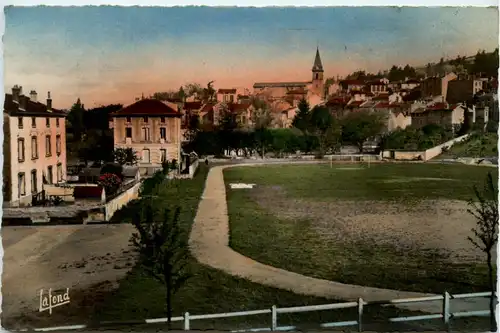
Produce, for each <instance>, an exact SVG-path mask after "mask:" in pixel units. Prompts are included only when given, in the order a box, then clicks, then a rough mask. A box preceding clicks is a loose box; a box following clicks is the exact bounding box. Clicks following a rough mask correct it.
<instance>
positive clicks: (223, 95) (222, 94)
mask: <svg viewBox="0 0 500 333" xmlns="http://www.w3.org/2000/svg"><path fill="white" fill-rule="evenodd" d="M216 97H217V102H224V103H236V101H237V100H238V94H237V89H236V88H232V89H219V90H217V94H216Z"/></svg>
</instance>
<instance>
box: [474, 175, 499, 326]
mask: <svg viewBox="0 0 500 333" xmlns="http://www.w3.org/2000/svg"><path fill="white" fill-rule="evenodd" d="M474 194H475V195H476V198H477V201H474V200H472V199H471V200H470V201H469V206H471V208H469V209H467V212H469V214H471V215H472V216H474V217H475V218H476V223H477V224H476V227H475V228H473V229H472V232H473V233H474V236H473V237H467V238H468V239H469V241H470V242H471V243H472V244H473V245H474V246H475V247H477V248H478V249H479V250H481V251H482V252H484V253H485V254H486V259H487V264H488V274H489V287H490V290H491V293H492V294H491V297H490V320H491V331H492V332H496V331H497V322H496V318H495V299H496V296H495V276H494V269H493V258H492V251H493V247H494V246H495V245H496V243H497V241H498V192H497V189H496V188H495V185H494V183H493V176H492V175H491V172H488V177H487V179H486V183H485V185H484V190H483V193H480V192H479V190H478V189H477V187H476V186H474Z"/></svg>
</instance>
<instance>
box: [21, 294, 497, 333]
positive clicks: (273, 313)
mask: <svg viewBox="0 0 500 333" xmlns="http://www.w3.org/2000/svg"><path fill="white" fill-rule="evenodd" d="M484 297H491V292H482V293H471V294H457V295H451V294H449V293H447V292H445V293H444V294H443V295H436V296H429V297H420V298H406V299H396V300H391V301H374V302H366V301H364V300H363V299H362V298H359V299H358V301H357V302H344V303H334V304H323V305H311V306H297V307H289V308H278V307H276V306H274V305H273V306H272V307H271V308H270V309H263V310H253V311H241V312H228V313H215V314H205V315H191V314H189V312H186V313H185V314H184V316H179V317H172V322H183V329H184V330H190V327H191V325H190V324H191V322H192V321H193V320H203V319H219V318H230V317H246V316H255V315H263V314H269V315H270V318H269V319H270V320H269V323H270V326H269V327H260V328H248V329H245V330H233V331H232V332H249V331H250V332H266V331H293V330H296V329H297V327H296V326H279V323H278V315H279V314H283V313H301V312H312V311H327V310H338V309H345V308H357V310H358V311H357V317H356V318H352V320H350V321H342V322H329V323H318V326H319V327H321V328H332V327H349V326H356V327H357V330H358V332H362V331H363V310H364V307H365V306H366V305H396V304H410V303H424V302H435V301H442V302H443V306H442V311H441V313H434V314H428V315H420V316H410V317H394V318H389V319H388V322H392V323H397V322H409V321H420V320H431V319H441V320H442V322H443V324H444V325H446V326H447V327H448V328H449V325H450V322H451V320H452V319H454V318H463V317H488V316H489V315H490V311H489V310H476V311H468V312H452V311H451V310H450V301H451V300H452V299H471V298H484ZM167 322H168V319H167V318H156V319H145V320H141V321H137V322H127V323H120V322H103V323H101V324H102V326H113V325H116V326H117V325H123V324H128V325H131V324H137V325H140V324H158V323H167ZM96 327H99V326H96V325H93V326H87V325H73V326H59V327H49V328H35V329H32V330H33V331H37V332H49V331H58V330H81V329H87V328H89V329H90V328H96ZM21 331H28V330H26V329H25V330H21Z"/></svg>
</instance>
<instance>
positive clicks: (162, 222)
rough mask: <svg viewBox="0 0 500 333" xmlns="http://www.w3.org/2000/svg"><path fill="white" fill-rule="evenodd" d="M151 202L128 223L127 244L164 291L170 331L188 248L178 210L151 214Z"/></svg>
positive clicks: (186, 275) (185, 272) (185, 275)
mask: <svg viewBox="0 0 500 333" xmlns="http://www.w3.org/2000/svg"><path fill="white" fill-rule="evenodd" d="M160 172H161V171H160ZM155 201H156V200H154V198H149V199H148V200H147V201H145V204H144V206H143V209H142V210H141V212H138V213H136V215H135V217H134V219H133V220H132V224H133V225H134V226H135V228H136V229H137V233H134V234H133V235H132V240H131V241H132V244H133V245H134V247H135V249H136V251H137V252H138V253H139V262H140V264H141V266H142V267H143V268H144V269H145V271H146V272H147V273H148V274H149V275H150V276H152V277H153V278H155V279H156V280H157V281H158V282H160V283H162V284H163V285H164V286H165V288H166V292H165V301H166V307H167V318H168V329H170V328H171V322H172V313H173V306H172V301H173V296H174V295H175V294H176V293H177V291H179V289H180V288H181V287H182V285H183V284H184V283H185V282H186V281H187V280H188V279H189V278H190V277H191V274H190V272H189V270H188V263H189V247H188V244H187V237H186V235H185V234H184V232H183V231H182V229H181V225H180V208H179V207H178V206H177V207H176V208H175V209H174V210H173V214H172V211H171V210H170V209H168V208H166V209H163V210H160V211H155V210H154V208H153V207H155V205H154V204H153V203H154V202H155ZM158 203H159V202H156V204H158Z"/></svg>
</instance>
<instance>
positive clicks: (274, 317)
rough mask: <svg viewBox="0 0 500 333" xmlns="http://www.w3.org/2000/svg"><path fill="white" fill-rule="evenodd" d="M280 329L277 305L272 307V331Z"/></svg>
mask: <svg viewBox="0 0 500 333" xmlns="http://www.w3.org/2000/svg"><path fill="white" fill-rule="evenodd" d="M277 327H278V313H277V312H276V305H273V306H272V307H271V331H276V328H277Z"/></svg>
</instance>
